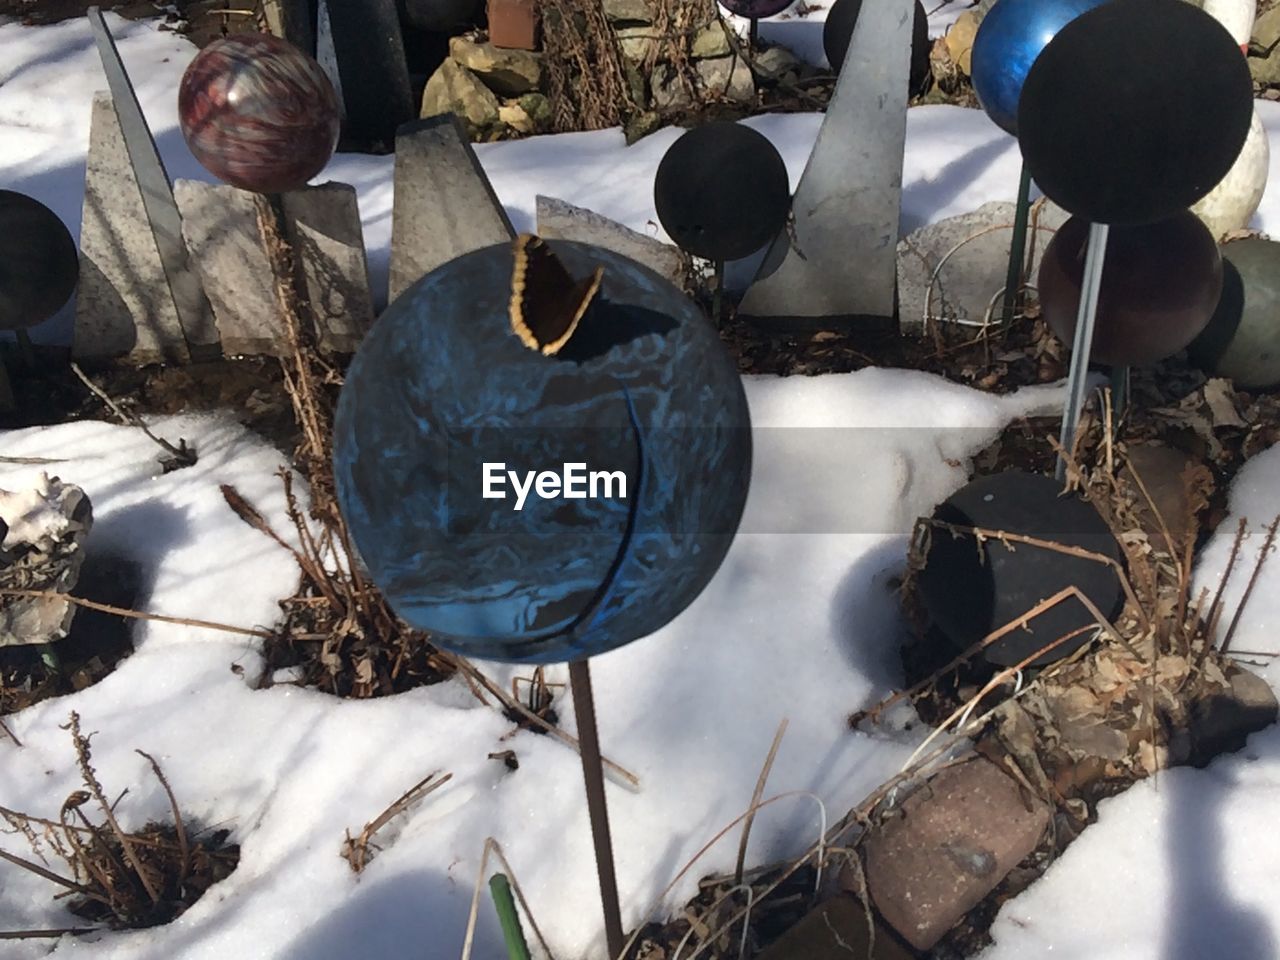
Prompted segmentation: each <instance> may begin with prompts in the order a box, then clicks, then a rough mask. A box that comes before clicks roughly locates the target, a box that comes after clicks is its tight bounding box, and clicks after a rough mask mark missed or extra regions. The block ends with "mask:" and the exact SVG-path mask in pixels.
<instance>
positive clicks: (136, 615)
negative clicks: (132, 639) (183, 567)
mask: <svg viewBox="0 0 1280 960" xmlns="http://www.w3.org/2000/svg"><path fill="white" fill-rule="evenodd" d="M0 597H31V598H34V599H40V598H45V597H47V598H56V599H58V600H65V601H66V602H67V603H74V604H75V605H76V606H78V607H84V608H85V609H86V610H97V611H98V612H100V613H110V614H112V615H113V616H117V617H128V618H130V619H132V620H155V621H156V622H157V623H176V624H179V625H180V626H184V627H201V628H203V629H205V630H221V631H222V632H223V633H235V634H239V635H240V636H242V637H261V638H263V639H264V640H270V639H271V638H272V637H274V636H275V634H273V633H271V632H270V631H268V630H252V629H249V628H248V627H233V626H231V625H230V624H228V623H213V622H212V621H209V620H193V619H190V618H188V617H166V616H163V615H162V614H159V613H143V612H141V611H139V610H126V609H125V608H123V607H113V606H111V605H109V604H106V603H98V602H97V601H95V600H86V599H84V597H73V596H71V594H69V593H57V592H56V591H53V590H17V589H11V588H9V587H0Z"/></svg>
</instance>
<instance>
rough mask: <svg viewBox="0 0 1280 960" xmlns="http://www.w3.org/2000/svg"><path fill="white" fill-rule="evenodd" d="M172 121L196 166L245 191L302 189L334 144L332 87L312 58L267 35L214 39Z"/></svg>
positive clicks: (193, 67) (336, 113)
mask: <svg viewBox="0 0 1280 960" xmlns="http://www.w3.org/2000/svg"><path fill="white" fill-rule="evenodd" d="M178 122H179V124H180V125H181V127H182V136H183V137H184V138H185V139H186V141H187V146H188V147H190V148H191V152H192V153H193V154H195V157H196V159H197V160H199V161H200V163H201V164H203V165H204V167H205V169H207V170H208V171H209V172H210V173H212V174H213V175H214V176H216V177H218V179H220V180H225V181H226V182H227V183H229V184H231V185H232V186H235V187H240V188H241V189H243V190H254V191H257V192H259V193H282V192H284V191H286V190H296V189H298V188H299V187H302V186H305V185H306V183H307V181H308V180H310V179H311V178H312V177H314V176H315V175H316V174H317V173H319V172H320V171H321V170H322V169H324V166H325V164H327V163H328V162H329V158H330V157H332V156H333V151H334V149H335V148H336V147H337V145H338V134H339V131H340V126H341V111H340V108H339V106H338V97H337V94H336V93H335V92H334V89H333V84H331V83H330V82H329V78H328V77H327V76H326V75H325V72H324V71H323V70H322V69H321V68H320V64H318V63H316V61H315V60H313V59H312V58H311V57H309V56H307V55H306V54H305V53H303V52H302V51H301V50H299V49H298V48H297V47H295V46H293V45H292V44H290V43H288V42H286V41H284V40H281V39H279V38H278V37H273V36H270V35H268V34H242V35H238V36H232V37H223V38H222V39H221V40H215V41H214V42H213V43H211V44H209V45H208V46H207V47H205V48H204V49H203V50H201V51H200V53H198V54H197V55H196V58H195V59H194V60H192V61H191V64H190V66H188V67H187V71H186V73H184V74H183V76H182V83H181V84H180V85H179V87H178Z"/></svg>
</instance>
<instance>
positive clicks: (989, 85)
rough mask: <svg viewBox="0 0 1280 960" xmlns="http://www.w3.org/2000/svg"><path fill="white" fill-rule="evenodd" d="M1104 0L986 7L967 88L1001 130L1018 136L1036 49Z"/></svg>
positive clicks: (1040, 0) (1025, 0) (1031, 0)
mask: <svg viewBox="0 0 1280 960" xmlns="http://www.w3.org/2000/svg"><path fill="white" fill-rule="evenodd" d="M1105 2H1106V0H999V2H998V3H996V4H995V6H993V7H992V8H991V9H990V10H988V11H987V15H986V16H985V17H983V18H982V23H981V24H979V26H978V33H977V35H976V36H975V37H974V39H973V51H972V53H971V55H970V56H971V64H972V75H973V90H974V93H976V94H977V95H978V102H979V103H981V104H982V109H983V110H985V111H986V112H987V116H989V117H990V118H991V119H992V120H994V121H995V122H996V125H997V126H999V127H1000V129H1001V130H1004V131H1005V132H1006V133H1011V134H1013V135H1014V136H1017V135H1018V98H1019V97H1020V96H1021V95H1022V85H1023V83H1024V82H1025V81H1026V79H1027V72H1028V71H1029V70H1030V69H1031V64H1033V63H1034V62H1035V59H1036V57H1038V56H1039V55H1040V51H1041V50H1043V49H1044V48H1045V45H1046V44H1047V43H1048V42H1049V41H1050V40H1052V39H1053V37H1054V35H1055V34H1056V33H1057V32H1058V31H1059V30H1061V29H1062V28H1063V27H1064V26H1066V25H1067V24H1068V23H1070V22H1071V21H1072V20H1074V19H1075V18H1076V17H1078V16H1079V15H1080V14H1082V13H1084V12H1085V11H1086V10H1092V9H1093V8H1094V7H1096V6H1098V5H1099V4H1101V3H1105ZM838 5H839V4H838V3H837V6H838Z"/></svg>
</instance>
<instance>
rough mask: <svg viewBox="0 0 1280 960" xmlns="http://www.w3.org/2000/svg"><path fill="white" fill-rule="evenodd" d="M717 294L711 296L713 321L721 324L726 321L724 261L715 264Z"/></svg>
mask: <svg viewBox="0 0 1280 960" xmlns="http://www.w3.org/2000/svg"><path fill="white" fill-rule="evenodd" d="M715 284H716V289H715V292H714V293H712V294H711V319H712V320H713V321H715V323H716V324H719V323H720V321H721V320H723V319H724V317H723V316H722V314H723V312H724V307H723V302H724V261H723V260H717V261H716V262H715Z"/></svg>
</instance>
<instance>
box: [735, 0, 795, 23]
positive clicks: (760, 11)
mask: <svg viewBox="0 0 1280 960" xmlns="http://www.w3.org/2000/svg"><path fill="white" fill-rule="evenodd" d="M794 2H795V0H720V6H722V7H724V8H725V9H726V10H728V11H729V12H730V13H732V14H736V15H737V16H739V17H747V18H749V19H752V20H758V19H761V18H763V17H773V16H777V15H778V14H779V13H781V12H782V11H783V10H785V9H787V7H789V6H791V4H792V3H794Z"/></svg>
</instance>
